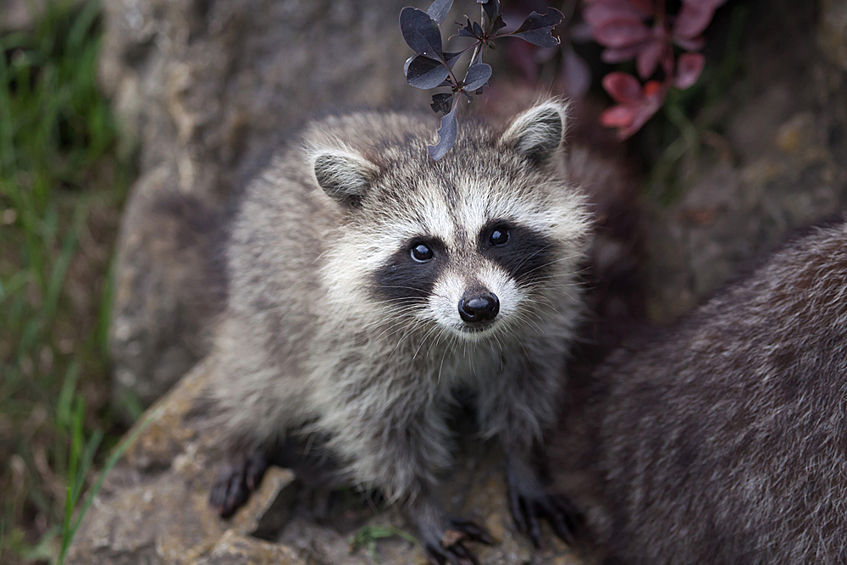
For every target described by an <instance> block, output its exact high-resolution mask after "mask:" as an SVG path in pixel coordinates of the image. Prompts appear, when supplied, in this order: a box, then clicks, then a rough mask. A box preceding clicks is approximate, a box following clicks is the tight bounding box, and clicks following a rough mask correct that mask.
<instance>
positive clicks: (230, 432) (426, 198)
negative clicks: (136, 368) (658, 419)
mask: <svg viewBox="0 0 847 565" xmlns="http://www.w3.org/2000/svg"><path fill="white" fill-rule="evenodd" d="M564 127H565V107H564V105H563V104H561V103H559V102H557V101H550V102H544V103H541V104H539V105H536V106H535V107H533V108H531V109H529V110H527V111H526V112H525V113H523V114H521V115H519V116H518V117H517V118H515V119H514V120H513V121H512V122H511V123H510V124H507V125H506V127H501V128H499V129H498V128H496V127H491V126H488V125H486V124H483V123H467V124H465V125H464V127H463V129H461V130H460V136H459V139H458V141H457V143H456V145H455V146H454V148H453V149H451V151H450V152H448V154H447V156H446V157H444V158H443V159H442V160H440V161H438V162H434V161H432V160H431V159H430V158H429V157H428V155H427V151H426V145H427V143H432V142H433V139H432V138H433V122H432V121H431V120H428V119H423V118H420V117H417V116H414V115H403V114H389V113H359V114H352V115H349V116H343V117H333V118H328V119H325V120H323V121H321V122H317V123H314V124H312V125H311V126H310V127H309V128H308V129H307V130H306V131H305V133H304V134H303V136H302V143H301V144H300V145H295V146H292V147H290V148H288V149H286V150H284V151H283V152H281V153H280V154H279V155H278V156H277V157H276V158H275V159H273V160H272V162H271V164H270V166H269V167H268V168H267V169H266V170H265V172H264V173H263V174H262V175H261V176H260V177H259V178H257V179H256V180H255V181H254V182H252V183H251V184H250V185H249V186H248V187H247V189H246V190H245V194H244V196H243V201H242V203H241V206H240V210H239V212H238V213H237V214H236V217H235V219H234V222H233V225H232V229H231V237H230V240H229V242H228V244H227V246H226V256H227V262H228V275H229V276H228V280H229V301H228V305H227V308H226V311H225V312H224V314H223V315H222V317H221V321H220V324H219V329H218V333H217V335H216V339H215V346H214V349H213V352H212V355H213V356H214V359H215V366H216V367H217V371H216V375H217V378H216V380H215V381H214V383H213V386H212V389H211V396H212V400H213V405H214V408H215V413H216V417H215V419H214V422H215V425H216V426H220V427H222V428H223V429H225V430H226V434H225V435H226V436H227V437H228V438H229V439H230V443H231V444H232V445H233V446H237V447H238V448H240V449H252V448H260V447H261V446H263V445H265V444H267V443H268V442H269V441H272V440H274V439H275V438H278V437H279V436H283V435H285V434H286V433H287V432H288V431H290V430H292V429H295V428H297V427H300V426H303V425H304V424H308V425H307V429H308V430H309V431H311V432H315V433H320V434H321V435H325V436H327V437H329V438H330V440H329V443H328V447H329V448H330V449H331V451H332V453H333V454H334V455H335V456H336V458H337V459H338V460H339V462H340V463H341V464H342V465H343V469H344V470H345V472H346V474H347V475H348V476H349V478H350V479H351V480H352V481H354V482H355V483H358V484H360V485H362V486H366V487H377V488H379V489H381V490H382V491H383V492H384V493H385V495H386V496H387V497H388V498H389V499H390V500H393V501H403V502H406V503H407V504H410V505H412V508H413V511H412V514H413V515H415V516H416V521H417V523H418V526H419V528H420V530H421V536H422V539H423V541H424V543H425V545H427V547H428V548H429V549H430V550H431V551H434V552H435V553H436V559H437V560H440V559H442V558H446V557H445V556H444V555H441V556H439V551H440V550H439V549H437V548H436V549H433V548H432V546H433V545H440V541H441V539H442V536H443V534H444V532H445V530H446V528H447V527H448V526H449V525H450V524H449V522H448V520H447V518H446V516H445V515H444V513H443V512H442V511H441V510H440V508H439V507H438V506H437V504H436V503H435V502H434V500H433V499H432V497H431V496H430V492H431V489H432V487H433V485H435V483H436V475H437V472H438V471H439V470H441V469H444V468H445V467H447V466H449V464H450V462H451V456H450V448H451V442H450V433H449V430H448V428H447V425H446V424H445V416H446V414H447V412H448V411H449V409H450V408H451V406H452V405H453V403H454V401H453V393H454V392H455V391H456V390H457V389H468V390H471V391H472V392H473V393H474V395H475V398H476V408H477V412H478V420H479V424H480V428H481V430H482V432H483V433H484V434H485V435H486V436H489V437H497V438H498V439H499V440H500V442H501V443H502V444H503V446H504V448H505V451H506V453H507V456H508V458H509V468H510V473H511V478H510V485H511V486H512V489H513V491H514V490H515V489H517V490H518V491H519V492H517V493H516V494H515V496H517V497H519V498H521V499H523V498H526V499H527V502H526V508H527V509H528V511H529V512H533V510H532V508H533V505H534V504H535V503H536V502H538V501H537V500H535V499H534V498H533V497H537V496H538V492H539V484H538V482H537V479H536V478H535V475H534V474H533V473H532V472H531V470H530V465H529V456H530V451H531V449H532V447H533V444H535V443H536V442H537V441H538V440H539V439H540V437H541V434H542V431H543V430H545V429H547V428H548V427H549V426H551V425H552V424H553V423H554V422H555V420H556V400H557V398H558V397H559V392H560V390H561V387H562V384H563V375H564V370H563V366H564V362H565V358H566V347H567V344H568V343H569V342H570V340H571V339H572V338H573V333H574V331H575V328H576V325H577V323H578V321H579V317H580V315H581V298H580V294H581V293H580V288H579V283H578V279H577V270H578V268H577V265H578V263H579V261H580V260H581V259H582V258H583V255H584V252H585V249H586V247H587V245H588V243H589V221H588V216H587V214H586V211H585V205H584V196H583V195H582V193H581V192H580V191H579V190H577V189H575V188H573V187H569V186H568V185H567V181H566V178H567V177H566V171H565V170H564V167H563V163H564V159H563V158H562V151H563V148H562V140H563V137H564ZM495 229H506V230H507V231H508V234H509V239H508V241H507V243H506V244H504V245H502V246H493V245H491V244H490V242H489V237H490V234H491V233H492V230H495ZM421 243H424V244H426V245H427V246H428V247H429V248H430V249H431V250H432V252H433V255H434V258H433V259H432V260H431V261H428V262H426V263H417V262H415V261H414V260H413V259H412V257H411V256H410V251H411V250H412V249H413V248H414V247H415V246H416V245H418V244H421ZM480 292H489V293H493V294H494V295H496V296H497V297H498V298H499V313H498V314H497V316H496V318H495V319H494V321H493V323H491V324H489V325H486V326H484V327H483V328H482V329H480V330H479V331H476V330H477V328H476V327H471V325H470V324H468V323H466V322H465V321H463V319H462V318H461V317H460V314H459V311H458V307H457V305H458V304H459V302H460V300H461V299H462V298H463V297H467V296H469V295H474V293H480ZM469 293H470V294H469ZM539 504H540V502H539ZM471 537H473V536H471ZM457 545H459V546H460V545H461V544H457ZM457 551H459V552H462V551H463V550H461V549H459V550H457ZM453 557H455V556H453ZM459 557H461V555H459Z"/></svg>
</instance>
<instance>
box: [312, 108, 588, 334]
mask: <svg viewBox="0 0 847 565" xmlns="http://www.w3.org/2000/svg"><path fill="white" fill-rule="evenodd" d="M564 111H565V109H564V107H563V106H562V105H561V104H560V103H557V102H548V103H545V104H541V105H539V106H536V107H535V108H533V109H531V110H529V111H527V112H526V113H524V114H522V115H521V116H519V117H518V118H517V119H515V120H514V121H513V122H512V124H511V126H510V127H509V128H508V129H507V130H506V132H505V133H503V134H502V135H499V136H498V135H496V134H495V133H493V132H491V131H490V130H488V129H487V128H484V127H482V126H474V125H469V126H468V127H467V128H466V130H465V131H464V132H463V134H464V135H463V137H460V139H459V140H458V141H457V143H456V145H455V146H454V148H453V149H452V150H451V152H450V153H448V154H447V156H446V157H444V158H443V159H442V160H441V161H438V162H433V161H431V160H430V159H429V157H428V155H427V153H426V147H425V145H426V142H427V141H428V139H426V138H423V139H421V140H419V141H418V142H417V143H412V142H410V141H409V139H408V137H407V138H406V139H405V140H404V143H403V144H398V145H397V146H395V147H387V148H383V150H382V153H381V154H379V155H377V156H373V157H371V158H368V159H366V158H364V157H362V156H356V154H354V153H352V152H344V151H337V152H324V153H319V154H317V156H316V157H315V159H314V163H315V175H316V178H317V180H318V183H319V184H320V186H321V187H322V188H323V189H324V192H326V193H327V194H329V195H331V196H333V198H335V199H336V200H337V201H338V202H340V203H341V204H342V206H343V207H344V208H345V210H346V212H345V220H344V225H343V226H342V228H341V233H342V234H344V235H343V236H342V238H341V239H342V240H343V242H339V245H338V246H337V247H335V248H334V249H332V251H331V252H329V254H328V255H329V259H328V263H327V267H326V270H325V273H326V275H327V277H328V278H331V279H332V280H333V286H335V287H336V288H337V289H339V288H340V287H344V292H336V293H335V294H336V296H339V297H341V296H344V297H345V298H344V299H345V300H347V301H348V304H347V307H349V308H356V307H357V305H356V304H354V303H358V307H359V308H360V309H361V308H365V307H367V308H368V309H369V311H371V312H372V313H373V314H376V315H378V316H382V317H384V318H385V319H386V320H388V321H398V323H404V324H406V325H414V326H419V327H420V328H421V330H422V331H431V332H434V331H435V330H437V329H438V328H441V329H443V330H446V331H448V332H449V333H450V334H452V335H455V336H460V337H462V338H466V339H471V340H475V339H482V338H485V337H486V336H489V335H493V334H495V333H497V332H498V331H499V330H506V329H507V328H510V327H513V326H514V325H515V324H530V325H532V324H533V323H535V322H536V321H537V318H538V317H539V316H541V315H542V314H543V312H544V310H545V309H546V310H555V309H556V308H557V305H556V304H555V302H556V298H557V296H559V295H558V294H557V293H561V292H576V289H575V288H572V286H573V285H574V281H573V273H574V271H575V264H576V261H577V260H578V259H579V258H580V255H581V252H582V248H583V246H584V244H585V241H586V234H587V231H588V228H587V226H588V223H587V216H586V214H585V210H584V205H583V201H582V196H581V194H580V193H578V192H577V191H575V190H573V189H571V188H569V187H567V185H566V181H565V180H564V173H563V171H562V170H561V168H562V161H563V160H562V159H561V158H556V157H557V156H558V154H559V152H560V147H561V144H562V139H563V134H564ZM374 306H376V308H374Z"/></svg>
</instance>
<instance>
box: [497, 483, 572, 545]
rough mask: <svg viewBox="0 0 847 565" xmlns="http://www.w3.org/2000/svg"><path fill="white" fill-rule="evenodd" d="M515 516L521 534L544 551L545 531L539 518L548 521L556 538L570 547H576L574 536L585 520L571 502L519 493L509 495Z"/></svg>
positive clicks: (544, 495)
mask: <svg viewBox="0 0 847 565" xmlns="http://www.w3.org/2000/svg"><path fill="white" fill-rule="evenodd" d="M509 500H510V505H511V508H512V516H513V517H514V519H515V524H516V526H517V528H518V530H519V531H520V532H521V533H522V534H524V535H526V536H528V537H529V539H530V540H531V541H532V544H533V545H534V546H535V547H536V548H539V547H541V528H540V526H539V522H538V518H544V519H545V520H547V522H548V523H549V524H550V526H551V527H552V528H553V531H554V532H555V533H556V535H557V536H558V537H559V538H560V539H561V540H562V541H564V542H565V543H567V544H568V545H573V544H574V536H573V533H574V532H575V531H576V530H577V529H578V527H579V525H580V523H581V520H582V518H581V516H580V514H579V511H578V510H576V508H574V507H573V506H572V505H571V504H570V503H569V502H568V501H567V500H564V499H561V498H557V497H554V496H550V495H546V494H541V493H539V494H537V495H527V494H526V493H523V494H522V493H519V492H517V489H515V491H511V492H509Z"/></svg>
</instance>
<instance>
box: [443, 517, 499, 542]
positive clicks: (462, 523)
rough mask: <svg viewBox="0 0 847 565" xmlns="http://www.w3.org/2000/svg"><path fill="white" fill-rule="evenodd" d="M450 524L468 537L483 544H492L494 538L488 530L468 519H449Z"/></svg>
mask: <svg viewBox="0 0 847 565" xmlns="http://www.w3.org/2000/svg"><path fill="white" fill-rule="evenodd" d="M450 525H451V526H452V528H453V529H454V530H457V531H459V532H463V533H464V534H466V535H467V536H468V539H471V540H473V541H478V542H480V543H484V544H485V545H492V544H494V538H493V537H491V534H489V533H488V530H486V529H485V528H483V527H482V526H479V525H477V524H475V523H474V522H471V521H470V520H458V519H454V520H450Z"/></svg>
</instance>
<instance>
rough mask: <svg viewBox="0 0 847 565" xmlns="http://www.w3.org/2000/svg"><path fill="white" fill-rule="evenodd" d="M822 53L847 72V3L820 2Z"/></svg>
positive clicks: (837, 0) (831, 0) (830, 0)
mask: <svg viewBox="0 0 847 565" xmlns="http://www.w3.org/2000/svg"><path fill="white" fill-rule="evenodd" d="M820 10H821V14H820V30H819V33H818V41H819V43H820V48H821V52H823V54H824V56H826V57H827V58H828V59H829V60H830V61H832V63H834V64H835V65H837V66H839V67H840V68H841V70H843V71H847V2H845V0H820Z"/></svg>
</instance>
